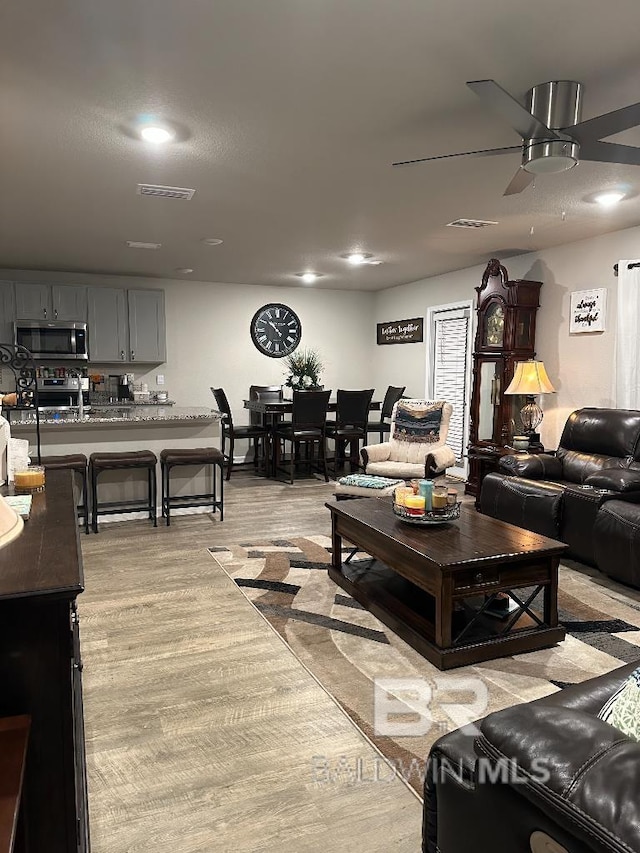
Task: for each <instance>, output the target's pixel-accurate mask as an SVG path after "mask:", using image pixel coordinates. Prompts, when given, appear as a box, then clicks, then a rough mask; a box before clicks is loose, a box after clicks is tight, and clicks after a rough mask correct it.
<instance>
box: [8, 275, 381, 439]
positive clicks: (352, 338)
mask: <svg viewBox="0 0 640 853" xmlns="http://www.w3.org/2000/svg"><path fill="white" fill-rule="evenodd" d="M0 279H8V280H12V281H47V282H53V283H55V282H66V283H67V284H90V285H98V286H110V287H134V288H143V287H152V288H161V289H164V291H165V308H166V317H167V361H166V363H164V364H162V365H159V366H157V367H155V366H152V367H151V368H149V366H147V365H145V366H144V368H143V367H142V366H138V365H135V364H133V365H128V366H126V367H124V366H120V365H118V364H111V365H92V367H93V368H94V369H95V370H96V371H97V372H105V373H121V372H124V371H125V370H127V371H128V370H130V369H133V371H134V372H135V376H136V381H143V382H147V383H148V385H149V388H150V389H155V388H156V381H155V377H156V374H158V373H162V374H164V376H165V380H166V385H165V387H166V389H167V390H168V392H169V395H170V397H171V399H173V400H175V401H176V403H178V404H179V405H183V406H209V407H214V406H215V401H214V399H213V397H212V395H211V392H210V391H209V387H210V386H212V385H213V386H222V387H224V388H225V390H226V392H227V396H228V397H229V401H230V403H231V407H232V409H233V412H234V418H235V417H237V419H238V422H239V423H243V422H244V423H246V422H247V420H248V418H247V416H248V413H247V412H243V411H242V400H243V399H244V398H246V397H248V395H249V386H250V385H252V384H255V385H271V384H274V385H281V384H282V383H283V382H284V379H285V375H286V374H285V371H284V364H283V360H282V359H276V358H268V357H267V356H265V355H262V354H261V353H260V352H258V350H257V349H256V348H255V347H254V345H253V343H252V342H251V338H250V335H249V325H250V322H251V318H252V317H253V315H254V313H255V312H256V311H257V310H258V308H260V307H261V306H262V305H264V304H266V303H268V302H284V303H286V304H287V305H289V306H290V307H291V308H293V310H294V311H295V312H296V313H297V314H298V316H299V317H300V321H301V323H302V344H301V346H303V347H313V348H315V349H317V350H318V351H319V353H320V354H321V356H322V359H323V361H324V364H325V370H324V372H323V375H322V381H323V384H324V386H325V388H331V389H333V390H336V389H337V388H338V387H341V388H364V387H371V386H370V385H369V383H370V382H371V381H372V376H373V371H372V366H371V359H372V353H373V349H374V346H375V325H374V322H373V300H372V294H370V293H363V292H357V293H349V292H344V291H337V290H313V289H312V288H306V287H305V288H302V287H300V288H282V287H278V288H276V287H262V286H257V285H256V286H254V285H238V284H221V283H210V282H195V281H177V280H164V279H153V278H133V277H131V278H129V277H126V276H99V275H89V274H86V275H85V274H80V273H51V272H31V271H26V270H0ZM372 330H373V331H372ZM378 387H379V389H380V392H379V393H384V390H385V388H386V386H384V387H383V386H378Z"/></svg>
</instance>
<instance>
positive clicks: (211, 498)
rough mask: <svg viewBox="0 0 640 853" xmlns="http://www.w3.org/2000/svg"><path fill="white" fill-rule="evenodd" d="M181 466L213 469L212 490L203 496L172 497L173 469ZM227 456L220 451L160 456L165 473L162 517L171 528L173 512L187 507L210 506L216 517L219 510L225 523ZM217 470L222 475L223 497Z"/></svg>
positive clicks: (198, 450)
mask: <svg viewBox="0 0 640 853" xmlns="http://www.w3.org/2000/svg"><path fill="white" fill-rule="evenodd" d="M181 465H198V466H202V465H211V466H212V471H211V477H212V487H211V488H212V490H211V492H207V493H205V494H202V495H173V496H172V495H171V469H172V468H176V467H178V466H181ZM223 466H224V456H223V454H222V451H220V450H218V448H217V447H194V448H175V449H174V448H167V449H165V450H162V451H161V452H160V470H161V472H162V477H161V480H162V502H161V505H162V515H163V516H164V517H165V519H166V521H167V527H169V525H170V524H171V510H172V509H180V508H186V507H196V506H209V505H211V511H212V512H213V513H215V511H216V509H219V510H220V521H223V520H224V477H223ZM216 469H218V470H219V472H220V497H218V484H217V474H216Z"/></svg>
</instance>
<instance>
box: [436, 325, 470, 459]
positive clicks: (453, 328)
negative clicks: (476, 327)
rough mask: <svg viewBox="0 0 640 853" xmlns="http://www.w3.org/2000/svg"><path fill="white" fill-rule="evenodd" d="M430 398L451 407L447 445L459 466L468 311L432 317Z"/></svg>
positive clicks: (463, 444) (463, 423) (464, 393)
mask: <svg viewBox="0 0 640 853" xmlns="http://www.w3.org/2000/svg"><path fill="white" fill-rule="evenodd" d="M433 319H434V352H433V358H434V364H433V399H434V400H446V401H447V402H448V403H451V405H452V406H453V415H452V418H451V422H450V424H449V434H448V436H447V444H448V445H449V447H450V448H451V449H452V450H453V452H454V453H455V454H456V461H457V462H458V464H461V463H462V458H463V456H464V448H465V444H466V435H465V412H466V408H467V390H466V388H467V381H466V379H467V376H466V372H467V346H468V340H469V322H470V316H469V312H468V311H455V312H452V311H449V312H447V311H443V312H441V313H436V314H435V315H434V318H433Z"/></svg>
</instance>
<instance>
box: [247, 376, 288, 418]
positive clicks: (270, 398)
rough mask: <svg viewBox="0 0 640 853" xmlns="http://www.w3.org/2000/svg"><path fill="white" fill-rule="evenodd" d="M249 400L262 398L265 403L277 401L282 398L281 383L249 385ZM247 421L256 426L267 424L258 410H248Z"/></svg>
mask: <svg viewBox="0 0 640 853" xmlns="http://www.w3.org/2000/svg"><path fill="white" fill-rule="evenodd" d="M249 399H250V400H263V401H264V402H265V403H279V402H281V400H282V386H281V385H251V386H249ZM249 423H252V424H255V425H256V426H269V424H268V423H266V422H265V417H264V415H262V414H261V413H260V412H249Z"/></svg>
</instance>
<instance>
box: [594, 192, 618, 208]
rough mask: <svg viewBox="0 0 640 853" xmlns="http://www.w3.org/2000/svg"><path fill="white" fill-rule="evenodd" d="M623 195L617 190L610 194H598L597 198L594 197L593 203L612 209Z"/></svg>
mask: <svg viewBox="0 0 640 853" xmlns="http://www.w3.org/2000/svg"><path fill="white" fill-rule="evenodd" d="M624 196H625V194H624V193H623V192H620V191H619V190H612V191H611V192H606V193H600V194H599V195H597V196H594V198H595V201H597V202H598V204H600V205H602V207H613V206H614V205H616V204H618V202H620V201H622V199H623V198H624Z"/></svg>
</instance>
